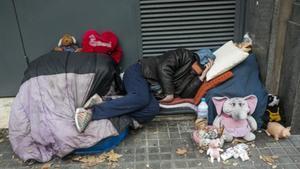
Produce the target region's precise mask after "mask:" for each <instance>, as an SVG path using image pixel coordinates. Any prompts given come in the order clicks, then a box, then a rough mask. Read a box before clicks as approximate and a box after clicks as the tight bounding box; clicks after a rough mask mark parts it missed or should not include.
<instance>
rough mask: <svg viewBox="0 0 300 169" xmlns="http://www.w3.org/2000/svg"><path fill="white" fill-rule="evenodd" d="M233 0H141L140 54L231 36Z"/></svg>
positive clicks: (218, 42) (191, 46)
mask: <svg viewBox="0 0 300 169" xmlns="http://www.w3.org/2000/svg"><path fill="white" fill-rule="evenodd" d="M236 3H237V2H236V0H140V17H141V32H142V46H143V56H144V57H145V56H156V55H159V54H161V53H163V52H165V51H167V50H170V49H175V48H178V47H184V48H188V49H191V50H197V49H199V48H200V47H209V48H217V47H219V46H221V45H222V44H224V43H225V42H226V41H228V40H232V39H234V36H235V33H236V32H235V24H236V20H237V19H236V11H237V10H236V7H237V4H236Z"/></svg>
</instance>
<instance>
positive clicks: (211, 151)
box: [207, 139, 223, 163]
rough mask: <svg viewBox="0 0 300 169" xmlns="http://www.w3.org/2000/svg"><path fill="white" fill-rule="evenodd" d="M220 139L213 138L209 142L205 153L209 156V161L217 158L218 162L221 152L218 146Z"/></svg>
mask: <svg viewBox="0 0 300 169" xmlns="http://www.w3.org/2000/svg"><path fill="white" fill-rule="evenodd" d="M220 145H221V141H220V139H214V140H211V141H210V142H209V148H208V150H207V155H209V156H210V162H211V163H213V162H214V159H217V160H218V162H220V157H221V155H220V152H223V149H221V148H220Z"/></svg>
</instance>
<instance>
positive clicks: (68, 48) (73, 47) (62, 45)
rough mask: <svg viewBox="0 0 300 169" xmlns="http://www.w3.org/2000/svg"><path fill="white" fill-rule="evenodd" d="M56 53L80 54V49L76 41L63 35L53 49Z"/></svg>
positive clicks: (72, 37) (67, 35) (69, 36)
mask: <svg viewBox="0 0 300 169" xmlns="http://www.w3.org/2000/svg"><path fill="white" fill-rule="evenodd" d="M53 50H54V51H58V52H80V51H81V48H79V47H78V45H77V43H76V39H75V37H74V36H72V35H70V34H64V35H63V36H62V37H61V38H60V39H59V42H58V46H57V47H55V48H54V49H53Z"/></svg>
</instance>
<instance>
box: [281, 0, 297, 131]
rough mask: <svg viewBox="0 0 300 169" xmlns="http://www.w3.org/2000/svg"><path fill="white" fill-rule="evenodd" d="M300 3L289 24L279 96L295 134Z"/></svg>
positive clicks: (295, 4)
mask: <svg viewBox="0 0 300 169" xmlns="http://www.w3.org/2000/svg"><path fill="white" fill-rule="evenodd" d="M299 72H300V2H297V3H294V4H293V9H292V15H291V17H290V21H289V22H288V28H287V36H286V40H285V50H284V56H283V63H282V69H281V77H280V85H279V95H280V96H281V101H282V103H283V104H282V106H283V107H282V108H283V110H284V113H285V114H286V116H287V122H288V124H290V125H291V126H292V131H293V133H297V134H299V133H300V123H299V121H300V74H299Z"/></svg>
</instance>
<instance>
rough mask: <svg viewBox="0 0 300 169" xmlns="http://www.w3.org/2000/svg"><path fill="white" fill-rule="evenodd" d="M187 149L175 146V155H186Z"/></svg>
mask: <svg viewBox="0 0 300 169" xmlns="http://www.w3.org/2000/svg"><path fill="white" fill-rule="evenodd" d="M187 152H188V151H187V149H186V148H185V147H181V148H177V149H176V154H177V155H186V154H187Z"/></svg>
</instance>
